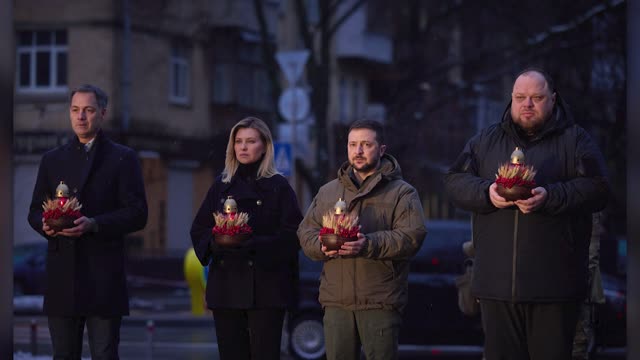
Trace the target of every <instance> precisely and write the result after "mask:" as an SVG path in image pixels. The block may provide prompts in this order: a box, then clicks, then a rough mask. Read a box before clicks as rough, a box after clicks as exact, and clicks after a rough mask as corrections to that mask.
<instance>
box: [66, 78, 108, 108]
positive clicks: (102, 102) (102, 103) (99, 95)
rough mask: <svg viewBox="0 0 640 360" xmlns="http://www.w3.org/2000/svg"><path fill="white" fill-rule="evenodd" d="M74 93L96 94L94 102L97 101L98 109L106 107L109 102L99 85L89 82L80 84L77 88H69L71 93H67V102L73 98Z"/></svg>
mask: <svg viewBox="0 0 640 360" xmlns="http://www.w3.org/2000/svg"><path fill="white" fill-rule="evenodd" d="M76 93H93V94H94V95H95V96H96V102H97V103H98V107H99V108H100V109H106V108H107V103H108V102H109V97H108V96H107V93H106V92H104V90H102V89H100V88H99V87H97V86H95V85H91V84H82V85H80V86H78V87H77V88H75V89H73V90H71V94H70V95H69V102H71V100H72V99H73V95H75V94H76Z"/></svg>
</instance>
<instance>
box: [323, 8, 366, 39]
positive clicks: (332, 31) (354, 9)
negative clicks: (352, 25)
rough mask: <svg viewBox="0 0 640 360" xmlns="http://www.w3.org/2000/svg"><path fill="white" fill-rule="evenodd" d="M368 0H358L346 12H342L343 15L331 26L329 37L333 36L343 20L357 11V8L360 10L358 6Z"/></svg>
mask: <svg viewBox="0 0 640 360" xmlns="http://www.w3.org/2000/svg"><path fill="white" fill-rule="evenodd" d="M366 2H367V0H358V1H356V2H355V3H354V4H353V5H351V7H350V8H349V9H347V11H345V12H344V14H342V16H340V18H338V20H336V22H335V23H334V24H333V25H332V26H331V27H330V28H329V30H328V36H329V38H331V37H332V36H333V34H334V33H335V32H336V31H337V30H338V29H339V28H340V26H341V25H342V23H343V22H345V21H346V20H347V19H348V18H349V17H350V16H351V15H353V13H355V12H356V10H358V8H360V7H361V6H362V5H364V3H366Z"/></svg>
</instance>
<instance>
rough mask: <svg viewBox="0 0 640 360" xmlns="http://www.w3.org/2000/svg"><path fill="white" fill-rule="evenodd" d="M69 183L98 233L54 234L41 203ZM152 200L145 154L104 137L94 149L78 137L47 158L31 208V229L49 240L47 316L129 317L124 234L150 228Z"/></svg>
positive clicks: (97, 137) (56, 149) (45, 306)
mask: <svg viewBox="0 0 640 360" xmlns="http://www.w3.org/2000/svg"><path fill="white" fill-rule="evenodd" d="M60 181H64V182H65V183H66V184H67V185H68V186H69V189H70V191H71V195H72V196H76V197H77V198H78V200H79V201H80V203H81V204H82V209H81V210H80V211H81V212H82V214H83V215H84V216H87V217H89V218H94V219H95V221H96V223H97V224H98V232H95V233H93V232H91V233H87V234H85V235H83V236H81V237H79V238H67V237H62V236H57V237H48V236H46V235H45V234H44V232H43V231H42V211H43V210H42V203H43V201H45V200H46V199H47V198H52V197H54V196H55V190H56V187H57V186H58V184H59V183H60ZM146 222H147V201H146V197H145V191H144V183H143V179H142V172H141V169H140V163H139V160H138V157H137V155H136V153H135V151H133V150H132V149H130V148H128V147H126V146H123V145H120V144H117V143H115V142H113V141H111V140H110V139H108V138H107V137H106V136H105V135H104V134H103V132H102V131H99V132H98V135H97V136H96V139H95V141H94V144H93V147H92V149H91V151H89V152H88V153H87V152H86V151H85V150H84V146H83V144H81V143H80V142H79V141H78V138H77V137H74V138H73V140H71V141H70V142H69V143H67V144H66V145H62V146H60V147H57V148H55V149H53V150H51V151H49V152H47V153H45V154H44V155H43V157H42V160H41V162H40V168H39V170H38V177H37V180H36V185H35V188H34V191H33V198H32V201H31V206H30V209H29V224H30V225H31V227H33V229H34V230H36V231H37V232H38V233H40V234H41V235H42V236H44V237H45V238H46V239H47V241H48V253H47V265H46V270H47V289H46V292H45V296H44V311H45V313H46V314H48V315H54V316H121V315H127V314H128V313H129V301H128V293H127V284H126V277H125V244H124V236H125V234H127V233H129V232H133V231H137V230H140V229H142V228H144V226H145V225H146Z"/></svg>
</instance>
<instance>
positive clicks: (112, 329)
mask: <svg viewBox="0 0 640 360" xmlns="http://www.w3.org/2000/svg"><path fill="white" fill-rule="evenodd" d="M48 322H49V333H50V334H51V344H52V345H53V359H54V360H80V358H81V357H82V337H83V334H84V326H85V324H86V326H87V333H88V335H89V349H90V350H91V359H92V360H98V359H99V360H118V359H119V356H118V344H119V343H120V324H121V323H122V317H81V316H78V317H58V316H49V318H48Z"/></svg>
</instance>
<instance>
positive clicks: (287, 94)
mask: <svg viewBox="0 0 640 360" xmlns="http://www.w3.org/2000/svg"><path fill="white" fill-rule="evenodd" d="M310 105H311V104H309V96H308V95H307V93H306V91H304V90H303V89H302V88H299V87H291V88H288V89H286V90H285V91H284V92H282V95H280V99H279V100H278V110H280V114H282V117H283V118H285V120H287V121H291V122H293V121H300V120H303V119H304V118H305V117H306V116H307V114H309V108H310Z"/></svg>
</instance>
